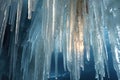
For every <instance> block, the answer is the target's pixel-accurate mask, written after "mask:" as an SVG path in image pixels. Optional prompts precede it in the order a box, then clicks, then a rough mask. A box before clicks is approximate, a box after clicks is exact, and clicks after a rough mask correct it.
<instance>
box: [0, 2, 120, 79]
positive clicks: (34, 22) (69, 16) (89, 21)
mask: <svg viewBox="0 0 120 80" xmlns="http://www.w3.org/2000/svg"><path fill="white" fill-rule="evenodd" d="M119 4H120V0H0V54H4V51H3V50H4V49H3V41H4V38H5V30H6V28H7V27H10V31H11V34H10V36H11V37H10V39H9V40H10V41H9V48H8V52H9V55H10V69H9V70H10V71H9V78H10V79H12V80H47V79H48V78H49V77H50V72H51V71H50V69H51V59H52V55H53V54H54V58H55V65H54V68H55V79H58V76H59V72H58V57H59V54H62V55H63V64H64V71H69V72H70V79H71V80H79V79H80V74H81V71H84V59H85V58H87V60H88V61H89V60H90V59H91V57H90V55H91V54H93V58H94V67H95V72H96V76H95V78H96V79H97V80H103V78H104V77H105V76H106V74H107V75H108V77H110V76H109V65H108V60H109V59H108V55H109V51H108V49H107V48H108V44H110V47H111V53H110V54H112V59H113V66H114V69H115V71H116V73H117V77H118V80H120V17H119V16H120V5H119ZM26 7H27V15H26V14H25V12H24V11H25V10H24V9H25V8H26ZM26 16H27V18H28V20H27V21H28V23H29V24H27V26H23V24H25V17H26ZM7 25H10V26H7ZM28 26H30V29H29V30H28V31H25V30H23V29H26V27H28ZM21 31H25V33H26V35H23V33H21ZM25 36H27V37H25ZM22 39H23V43H21V40H22ZM20 48H22V49H21V51H20ZM91 49H92V50H93V53H91V52H90V50H91ZM18 55H21V59H20V61H18V58H19V56H18ZM18 62H21V63H18ZM18 64H20V66H18ZM17 67H20V70H19V69H18V68H17ZM105 70H106V72H107V73H106V72H105ZM19 72H20V73H21V77H22V78H20V77H18V74H19Z"/></svg>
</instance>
